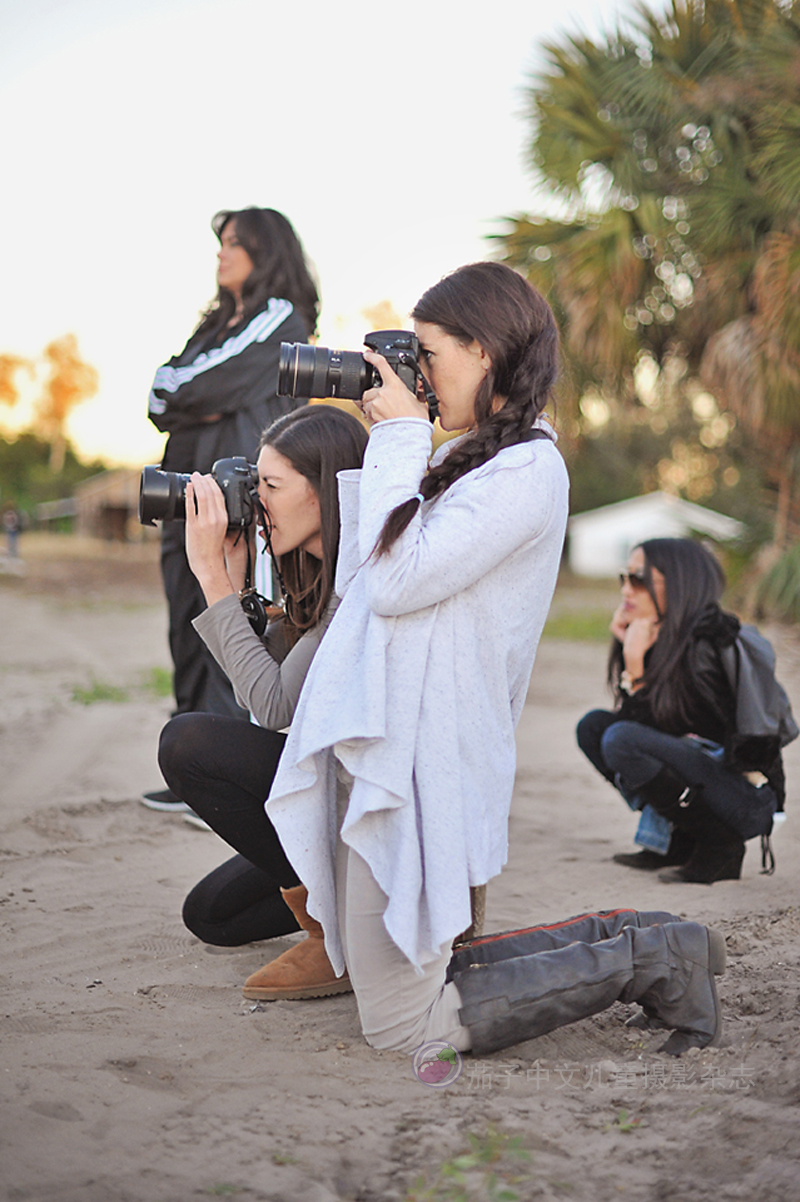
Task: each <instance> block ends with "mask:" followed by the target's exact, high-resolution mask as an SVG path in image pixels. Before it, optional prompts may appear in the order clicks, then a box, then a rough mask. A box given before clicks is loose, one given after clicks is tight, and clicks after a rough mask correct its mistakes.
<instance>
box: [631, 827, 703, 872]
mask: <svg viewBox="0 0 800 1202" xmlns="http://www.w3.org/2000/svg"><path fill="white" fill-rule="evenodd" d="M693 851H694V839H692V838H691V836H690V835H689V834H687V832H686V831H682V830H679V829H678V828H677V827H676V828H675V830H673V832H672V837H671V838H670V841H669V847H668V848H667V850H666V852H665V853H664V855H663V856H662V855H660V854H659V853H658V852H657V851H651V850H650V849H649V848H648V847H643V848H642V850H641V851H632V852H618V853H617V854H616V855H615V856H612V857H611V859H612V860H613V861H614V863H615V864H623V865H624V866H625V867H626V868H638V869H640V871H643V872H655V871H657V870H658V869H659V868H671V867H672V865H673V864H685V863H686V862H687V860H689V859H690V858H691V855H692V852H693Z"/></svg>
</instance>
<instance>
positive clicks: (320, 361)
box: [278, 330, 439, 421]
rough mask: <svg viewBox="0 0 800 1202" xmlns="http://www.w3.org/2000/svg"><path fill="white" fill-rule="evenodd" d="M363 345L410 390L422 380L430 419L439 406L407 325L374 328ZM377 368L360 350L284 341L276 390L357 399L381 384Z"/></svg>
mask: <svg viewBox="0 0 800 1202" xmlns="http://www.w3.org/2000/svg"><path fill="white" fill-rule="evenodd" d="M364 344H365V345H366V346H368V347H369V348H370V350H372V351H377V352H378V354H379V355H383V356H384V358H385V359H386V361H387V363H388V364H389V366H390V367H391V368H392V369H393V370H394V371H396V372H397V374H398V376H399V377H400V379H401V380H402V381H403V383H404V384H405V386H406V388H408V390H409V392H413V393H414V395H416V393H417V384H419V383H421V385H422V390H423V393H424V395H425V400H426V402H427V405H428V413H429V415H430V419H431V421H433V419H434V418H435V417H436V416H437V414H438V412H439V409H438V404H437V401H436V396H435V394H434V392H433V390H432V389H431V388H430V386H429V384H428V382H427V381H426V379H425V377H424V376H423V374H422V372H421V370H420V366H419V339H418V338H417V336H416V334H414V333H412V332H411V331H410V330H373V331H372V333H370V334H365V335H364ZM381 383H382V380H381V376H380V372H379V371H378V370H377V369H376V368H374V367H373V366H372V364H371V363H367V361H366V359H365V358H364V356H363V355H362V354H361V352H360V351H332V350H329V349H328V347H326V346H310V345H307V344H306V343H304V342H282V343H281V354H280V360H279V366H278V395H279V396H291V397H316V398H318V399H323V398H325V397H336V398H340V399H342V400H348V401H360V400H361V398H362V396H363V395H364V393H365V392H367V390H368V389H370V388H380V386H381Z"/></svg>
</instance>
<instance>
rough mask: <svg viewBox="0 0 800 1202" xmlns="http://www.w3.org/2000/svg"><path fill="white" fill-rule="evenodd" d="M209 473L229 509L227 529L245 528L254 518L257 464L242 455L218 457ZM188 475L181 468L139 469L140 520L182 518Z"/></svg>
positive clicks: (147, 522) (145, 523) (150, 523)
mask: <svg viewBox="0 0 800 1202" xmlns="http://www.w3.org/2000/svg"><path fill="white" fill-rule="evenodd" d="M211 475H212V476H213V477H214V479H215V480H216V482H217V484H218V485H219V487H220V488H221V489H222V495H223V497H224V498H225V508H226V509H227V511H228V529H229V530H243V529H247V527H248V526H249V525H250V523H251V522H252V520H253V514H254V513H255V506H256V499H257V497H258V468H257V467H256V465H255V464H254V463H248V462H247V460H246V459H245V458H243V457H242V456H241V455H235V456H233V458H231V459H218V460H217V461H216V463H215V464H214V466H213V467H212V468H211ZM189 480H191V476H189V475H185V474H183V473H182V472H162V470H161V468H159V467H157V466H155V465H153V464H149V465H148V466H147V467H145V468H143V469H142V478H141V480H140V482H139V521H140V522H141V523H142V525H143V526H153V525H155V522H156V520H157V519H159V518H160V519H161V520H162V521H165V522H171V521H176V520H179V519H180V520H185V518H186V485H187V484H188V482H189Z"/></svg>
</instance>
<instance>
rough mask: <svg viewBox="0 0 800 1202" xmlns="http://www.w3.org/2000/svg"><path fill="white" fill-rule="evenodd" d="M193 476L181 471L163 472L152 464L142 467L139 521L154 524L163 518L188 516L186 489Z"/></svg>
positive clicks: (171, 519) (170, 519) (171, 518)
mask: <svg viewBox="0 0 800 1202" xmlns="http://www.w3.org/2000/svg"><path fill="white" fill-rule="evenodd" d="M190 479H191V476H185V475H182V474H181V473H180V472H162V471H161V469H160V468H158V467H154V466H153V465H152V464H150V465H148V466H147V467H145V468H143V469H142V478H141V480H140V481H139V521H140V522H141V523H142V525H143V526H152V525H153V523H154V521H155V520H156V519H158V518H162V519H163V520H164V521H165V522H171V521H174V520H175V519H176V518H185V517H186V499H185V497H184V489H185V488H186V485H187V483H188V482H189V480H190Z"/></svg>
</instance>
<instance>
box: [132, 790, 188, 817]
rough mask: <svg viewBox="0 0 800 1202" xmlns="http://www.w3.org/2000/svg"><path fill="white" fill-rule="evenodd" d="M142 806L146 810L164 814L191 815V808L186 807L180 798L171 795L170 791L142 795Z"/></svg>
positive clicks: (174, 794)
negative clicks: (145, 807) (159, 811)
mask: <svg viewBox="0 0 800 1202" xmlns="http://www.w3.org/2000/svg"><path fill="white" fill-rule="evenodd" d="M142 805H143V806H147V808H148V810H161V811H162V813H164V814H191V813H193V810H192V807H191V806H188V805H187V804H186V802H185V801H184V800H183V798H182V797H178V795H177V793H173V792H172V789H159V790H156V791H155V792H153V793H143V794H142Z"/></svg>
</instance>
